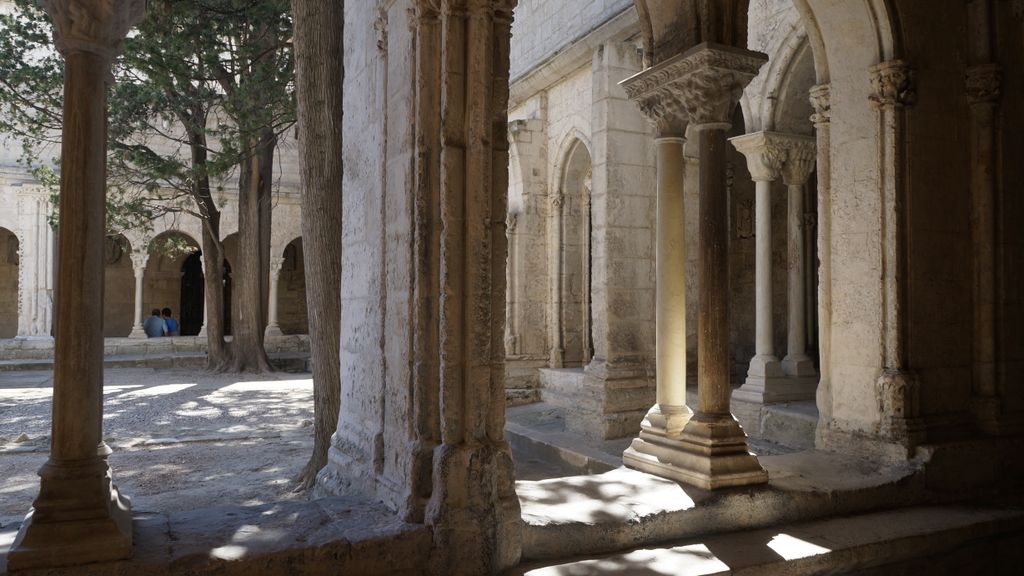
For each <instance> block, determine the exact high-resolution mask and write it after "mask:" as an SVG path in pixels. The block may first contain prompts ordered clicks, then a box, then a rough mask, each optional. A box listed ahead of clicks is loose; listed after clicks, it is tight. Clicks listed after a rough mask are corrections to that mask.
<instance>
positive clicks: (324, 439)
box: [292, 0, 344, 490]
mask: <svg viewBox="0 0 1024 576" xmlns="http://www.w3.org/2000/svg"><path fill="white" fill-rule="evenodd" d="M292 17H293V18H294V22H295V36H294V43H295V58H296V92H297V96H298V133H299V165H300V169H301V174H302V191H303V192H302V245H303V249H304V256H305V258H306V302H307V307H308V309H309V340H310V351H311V354H312V360H313V412H314V423H315V424H314V435H315V436H314V440H313V454H312V456H311V457H310V459H309V462H308V463H307V464H306V466H305V467H304V468H303V470H302V472H301V473H300V474H299V476H298V478H297V479H296V480H297V482H298V488H297V489H298V490H305V489H308V488H311V487H312V486H313V484H314V482H315V481H316V475H317V472H319V471H320V469H321V468H323V467H324V465H325V464H326V463H327V450H328V448H329V447H330V442H331V435H332V434H333V433H334V430H335V429H336V428H337V427H338V411H339V409H340V406H341V375H340V371H341V367H340V362H339V348H340V341H341V337H340V325H341V213H342V164H341V142H342V132H341V127H342V79H343V78H344V63H343V60H342V34H341V30H342V27H343V25H344V3H343V2H321V1H320V0H292Z"/></svg>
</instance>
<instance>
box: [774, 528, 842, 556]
mask: <svg viewBox="0 0 1024 576" xmlns="http://www.w3.org/2000/svg"><path fill="white" fill-rule="evenodd" d="M768 547H769V548H771V549H772V550H774V551H775V553H776V554H778V555H779V556H782V559H783V560H799V559H800V558H807V557H809V556H817V555H819V554H828V553H829V552H831V550H829V549H828V548H823V547H821V546H818V545H817V544H812V543H810V542H808V541H806V540H801V539H799V538H796V537H794V536H790V535H789V534H776V535H775V537H774V538H772V539H771V541H770V542H768Z"/></svg>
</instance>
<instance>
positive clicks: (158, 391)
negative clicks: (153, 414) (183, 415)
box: [121, 384, 195, 399]
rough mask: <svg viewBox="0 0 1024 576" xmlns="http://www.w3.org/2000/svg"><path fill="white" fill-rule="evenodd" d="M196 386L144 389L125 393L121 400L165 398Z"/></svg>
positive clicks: (162, 386)
mask: <svg viewBox="0 0 1024 576" xmlns="http://www.w3.org/2000/svg"><path fill="white" fill-rule="evenodd" d="M193 386H195V384H163V385H160V386H150V387H149V388H143V389H142V390H132V391H131V392H125V393H124V394H122V395H121V398H125V399H128V398H145V397H147V396H163V395H165V394H174V393H176V392H181V391H182V390H187V389H189V388H191V387H193Z"/></svg>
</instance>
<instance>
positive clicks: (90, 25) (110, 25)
mask: <svg viewBox="0 0 1024 576" xmlns="http://www.w3.org/2000/svg"><path fill="white" fill-rule="evenodd" d="M42 4H43V8H44V9H45V10H46V12H47V13H49V15H50V18H51V19H52V20H53V40H54V43H55V44H56V45H57V49H58V50H60V52H61V53H62V54H65V55H67V54H68V53H69V52H90V53H92V54H98V55H100V56H103V57H104V58H108V59H113V58H114V57H115V56H117V55H118V54H119V53H120V52H121V45H122V43H123V41H124V37H125V35H127V34H128V30H130V29H131V28H132V26H135V25H136V24H138V23H139V21H141V20H142V18H143V16H145V13H146V1H145V0H42Z"/></svg>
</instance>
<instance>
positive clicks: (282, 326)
mask: <svg viewBox="0 0 1024 576" xmlns="http://www.w3.org/2000/svg"><path fill="white" fill-rule="evenodd" d="M305 269H306V266H305V259H304V258H303V254H302V238H296V239H294V240H292V241H291V242H289V243H288V245H287V246H285V248H284V251H283V253H282V256H281V257H280V258H272V259H271V261H270V298H271V302H270V306H269V307H268V309H269V314H268V318H267V334H268V335H272V333H273V327H274V326H275V325H276V326H277V328H278V331H279V332H280V333H281V334H284V335H289V334H308V333H309V318H308V315H307V311H306V273H305Z"/></svg>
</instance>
